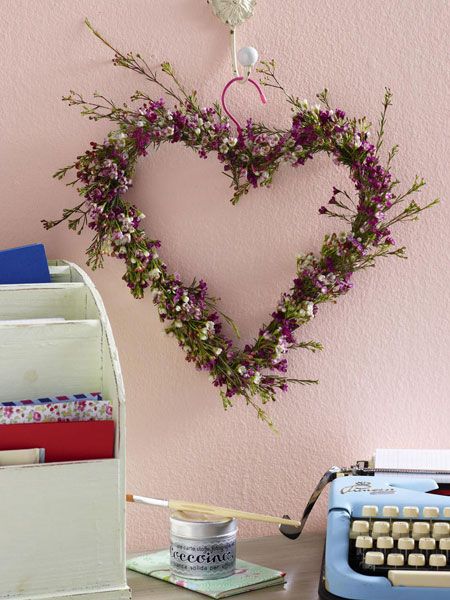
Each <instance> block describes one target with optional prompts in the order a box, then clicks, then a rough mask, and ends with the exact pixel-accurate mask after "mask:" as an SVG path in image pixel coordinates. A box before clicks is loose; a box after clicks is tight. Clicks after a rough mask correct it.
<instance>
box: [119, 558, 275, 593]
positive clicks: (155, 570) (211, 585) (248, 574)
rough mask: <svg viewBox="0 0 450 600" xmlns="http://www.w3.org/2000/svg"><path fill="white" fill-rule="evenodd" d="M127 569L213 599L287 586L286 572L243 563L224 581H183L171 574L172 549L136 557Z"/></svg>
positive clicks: (237, 565) (129, 561)
mask: <svg viewBox="0 0 450 600" xmlns="http://www.w3.org/2000/svg"><path fill="white" fill-rule="evenodd" d="M127 568H128V569H131V570H132V571H137V572H138V573H143V574H144V575H149V576H150V577H156V579H161V580H162V581H167V582H168V583H173V584H174V585H178V586H179V587H184V588H186V589H188V590H192V591H193V592H199V593H200V594H204V595H205V596H210V597H211V598H227V597H228V596H236V595H237V594H242V593H244V592H250V591H251V590H259V589H260V588H264V587H271V586H273V585H282V584H284V583H285V575H286V573H283V571H276V570H274V569H268V568H267V567H261V566H259V565H255V564H253V563H249V562H246V561H244V560H239V559H237V560H236V570H235V572H234V575H231V576H230V577H225V578H223V579H210V580H208V581H205V580H201V579H182V578H181V577H178V576H176V575H171V573H170V558H169V550H161V551H159V552H153V553H152V554H146V555H145V556H137V557H136V558H131V559H129V560H128V561H127Z"/></svg>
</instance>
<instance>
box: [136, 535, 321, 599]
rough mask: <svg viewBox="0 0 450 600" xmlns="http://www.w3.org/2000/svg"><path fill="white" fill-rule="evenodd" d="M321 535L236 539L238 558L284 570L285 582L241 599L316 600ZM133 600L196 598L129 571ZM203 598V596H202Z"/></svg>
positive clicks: (196, 597) (193, 595) (197, 596)
mask: <svg viewBox="0 0 450 600" xmlns="http://www.w3.org/2000/svg"><path fill="white" fill-rule="evenodd" d="M322 552H323V536H322V535H318V534H308V533H304V534H302V536H301V538H299V539H298V540H296V541H292V540H288V539H287V538H285V537H283V536H282V535H281V534H279V535H276V536H270V537H263V538H256V539H252V540H243V541H238V550H237V554H238V557H239V558H241V559H243V560H247V561H250V562H254V563H257V564H260V565H263V566H265V567H270V568H272V569H279V570H280V571H286V573H287V575H286V581H287V582H286V584H285V585H284V586H281V585H280V586H276V587H273V588H266V589H262V590H254V591H252V592H247V593H245V594H240V595H239V599H240V600H294V599H295V600H317V598H318V595H317V587H318V584H319V573H320V567H321V562H322ZM128 584H129V585H130V587H131V590H132V594H133V595H132V598H133V600H147V599H148V600H156V599H158V600H199V598H201V596H200V595H199V594H197V593H195V592H191V591H189V590H185V589H181V588H179V587H177V586H176V585H171V584H170V583H167V582H164V581H159V580H158V579H155V578H153V577H147V576H146V575H141V574H140V573H135V572H134V571H128ZM204 598H206V596H204Z"/></svg>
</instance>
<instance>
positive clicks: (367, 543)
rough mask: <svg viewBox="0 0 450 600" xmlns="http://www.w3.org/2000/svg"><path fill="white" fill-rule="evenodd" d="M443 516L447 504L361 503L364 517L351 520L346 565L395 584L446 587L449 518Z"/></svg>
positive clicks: (449, 514)
mask: <svg viewBox="0 0 450 600" xmlns="http://www.w3.org/2000/svg"><path fill="white" fill-rule="evenodd" d="M440 518H441V519H442V520H440ZM444 519H450V506H449V507H445V508H443V509H439V508H437V507H435V506H428V507H424V508H423V509H419V508H418V507H416V506H405V507H398V506H384V507H381V508H378V507H377V506H364V507H363V509H362V517H361V518H358V519H352V520H351V525H350V545H349V565H350V566H351V568H352V569H353V570H355V571H357V572H358V573H362V574H364V575H376V576H384V577H387V578H388V579H389V580H390V582H391V583H392V585H394V586H418V587H449V588H450V521H447V520H444Z"/></svg>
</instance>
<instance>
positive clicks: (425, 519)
mask: <svg viewBox="0 0 450 600" xmlns="http://www.w3.org/2000/svg"><path fill="white" fill-rule="evenodd" d="M449 476H450V471H440V472H437V471H434V470H433V471H431V470H425V469H422V470H420V471H419V470H414V469H409V470H398V469H397V470H394V469H390V470H386V469H383V472H378V471H377V469H375V468H373V467H372V466H371V465H370V464H369V463H367V462H360V463H357V464H356V465H355V466H353V467H351V468H339V467H332V468H331V469H330V470H329V471H327V473H325V475H324V476H323V477H322V479H321V480H320V482H319V484H318V486H317V487H316V489H315V490H314V492H313V494H312V496H311V499H310V500H309V502H308V505H307V507H306V509H305V511H304V514H303V517H302V519H301V526H300V527H299V528H294V527H285V526H280V530H281V532H282V533H283V534H284V535H286V536H287V537H289V538H291V539H296V538H297V537H298V536H299V535H300V533H301V531H302V529H303V527H304V525H305V523H306V520H307V518H308V515H309V513H310V512H311V510H312V508H313V506H314V504H315V502H316V500H317V498H318V497H319V495H320V493H321V492H322V490H323V489H324V487H325V486H326V485H327V484H328V483H331V486H330V494H329V508H328V519H327V535H326V543H325V552H324V560H323V566H322V576H321V581H320V584H319V596H320V598H322V599H323V600H390V599H392V600H441V599H442V600H443V599H444V598H445V599H447V600H450V486H449V484H448V483H447V484H439V483H437V481H439V480H444V481H447V482H448V481H450V477H449Z"/></svg>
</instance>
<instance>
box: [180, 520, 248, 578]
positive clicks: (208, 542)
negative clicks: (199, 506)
mask: <svg viewBox="0 0 450 600" xmlns="http://www.w3.org/2000/svg"><path fill="white" fill-rule="evenodd" d="M237 529H238V528H237V522H236V519H230V518H226V517H217V516H214V515H202V514H198V513H189V512H184V511H183V512H182V511H177V512H175V513H173V514H172V515H171V517H170V570H171V572H172V573H173V574H174V575H177V576H179V577H185V578H187V579H220V578H222V577H229V576H230V575H233V573H234V569H235V565H236V535H237Z"/></svg>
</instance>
